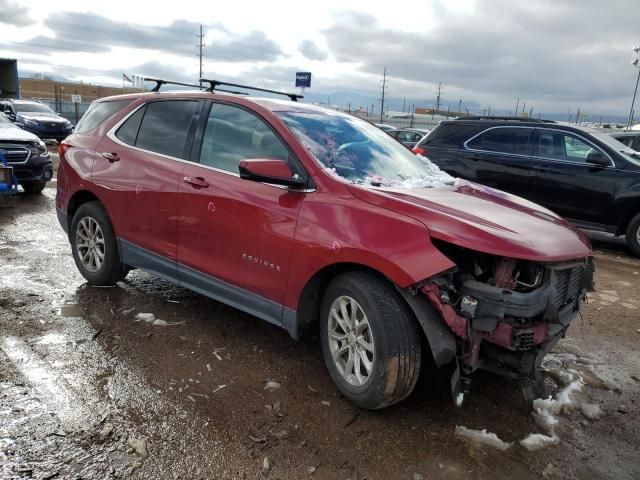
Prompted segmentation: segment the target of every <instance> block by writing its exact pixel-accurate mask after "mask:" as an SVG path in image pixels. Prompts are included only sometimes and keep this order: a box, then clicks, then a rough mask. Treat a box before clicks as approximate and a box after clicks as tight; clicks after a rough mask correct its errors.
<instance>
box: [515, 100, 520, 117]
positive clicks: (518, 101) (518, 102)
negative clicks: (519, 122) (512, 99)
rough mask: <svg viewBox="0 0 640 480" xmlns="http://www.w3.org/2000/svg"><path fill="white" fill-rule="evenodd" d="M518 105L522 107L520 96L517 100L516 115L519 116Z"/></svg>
mask: <svg viewBox="0 0 640 480" xmlns="http://www.w3.org/2000/svg"><path fill="white" fill-rule="evenodd" d="M518 107H520V97H518V100H517V101H516V117H517V116H518Z"/></svg>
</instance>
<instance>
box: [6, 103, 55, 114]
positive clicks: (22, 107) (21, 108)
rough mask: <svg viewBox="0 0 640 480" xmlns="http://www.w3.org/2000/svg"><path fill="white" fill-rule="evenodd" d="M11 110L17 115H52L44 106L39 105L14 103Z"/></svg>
mask: <svg viewBox="0 0 640 480" xmlns="http://www.w3.org/2000/svg"><path fill="white" fill-rule="evenodd" d="M13 108H14V109H15V110H16V112H17V113H29V112H34V113H53V110H51V109H50V108H49V107H47V106H46V105H42V104H41V103H35V102H34V103H14V104H13Z"/></svg>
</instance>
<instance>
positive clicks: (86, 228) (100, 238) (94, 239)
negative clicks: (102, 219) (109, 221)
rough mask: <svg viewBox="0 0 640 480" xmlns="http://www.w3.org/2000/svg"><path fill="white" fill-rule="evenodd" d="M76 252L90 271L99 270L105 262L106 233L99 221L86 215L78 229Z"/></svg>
mask: <svg viewBox="0 0 640 480" xmlns="http://www.w3.org/2000/svg"><path fill="white" fill-rule="evenodd" d="M76 253H77V254H78V258H79V259H80V262H81V263H82V266H83V267H84V268H86V269H87V270H88V271H89V272H92V273H93V272H97V271H98V270H100V267H101V266H102V264H103V263H104V257H105V244H104V234H103V233H102V229H101V228H100V225H98V222H96V221H95V220H94V219H93V218H91V217H84V218H83V219H82V220H80V222H79V223H78V228H77V229H76Z"/></svg>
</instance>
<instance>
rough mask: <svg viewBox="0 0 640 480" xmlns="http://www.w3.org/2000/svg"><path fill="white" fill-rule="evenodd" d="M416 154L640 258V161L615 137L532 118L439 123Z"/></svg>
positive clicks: (463, 120) (467, 119) (478, 118)
mask: <svg viewBox="0 0 640 480" xmlns="http://www.w3.org/2000/svg"><path fill="white" fill-rule="evenodd" d="M413 150H414V152H416V153H420V154H422V155H426V156H427V157H428V158H429V159H430V160H431V161H433V162H434V163H436V164H437V165H438V166H440V167H441V168H442V169H444V170H445V171H446V172H449V173H450V174H452V175H455V176H457V177H461V178H464V179H468V180H472V181H476V182H478V183H482V184H484V185H488V186H491V187H495V188H498V189H500V190H504V191H506V192H510V193H513V194H515V195H519V196H521V197H524V198H526V199H528V200H531V201H533V202H536V203H538V204H540V205H543V206H545V207H547V208H549V209H550V210H552V211H554V212H555V213H557V214H559V215H561V216H563V217H565V218H567V219H569V220H571V221H572V222H573V223H574V224H575V225H577V226H579V227H581V228H585V229H591V230H600V231H605V232H610V233H613V234H615V235H625V237H626V240H627V243H628V245H629V248H630V249H631V250H632V251H633V252H634V253H635V254H636V255H640V157H639V154H638V153H637V152H636V151H634V150H632V149H630V148H629V147H628V146H626V145H624V144H622V143H620V142H619V141H617V140H616V139H615V138H613V137H612V136H611V135H609V134H608V133H603V132H600V131H597V130H590V129H587V128H582V127H576V126H569V125H562V124H558V123H555V122H550V121H544V120H532V119H520V118H513V119H505V118H495V119H491V118H480V117H468V118H464V117H463V118H460V119H456V120H451V121H445V122H442V123H440V124H439V125H438V126H437V127H436V128H434V129H433V130H432V131H431V133H430V134H429V135H428V136H427V137H426V138H425V139H424V140H422V141H421V142H420V143H419V144H418V145H417V146H416V147H415V148H414V149H413Z"/></svg>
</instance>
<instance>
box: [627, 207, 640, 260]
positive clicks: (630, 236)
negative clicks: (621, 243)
mask: <svg viewBox="0 0 640 480" xmlns="http://www.w3.org/2000/svg"><path fill="white" fill-rule="evenodd" d="M626 237H627V245H629V248H630V249H631V251H632V252H633V253H634V254H636V255H638V256H640V213H639V214H638V215H636V216H635V217H633V218H632V219H631V221H630V222H629V225H628V226H627V234H626Z"/></svg>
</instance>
